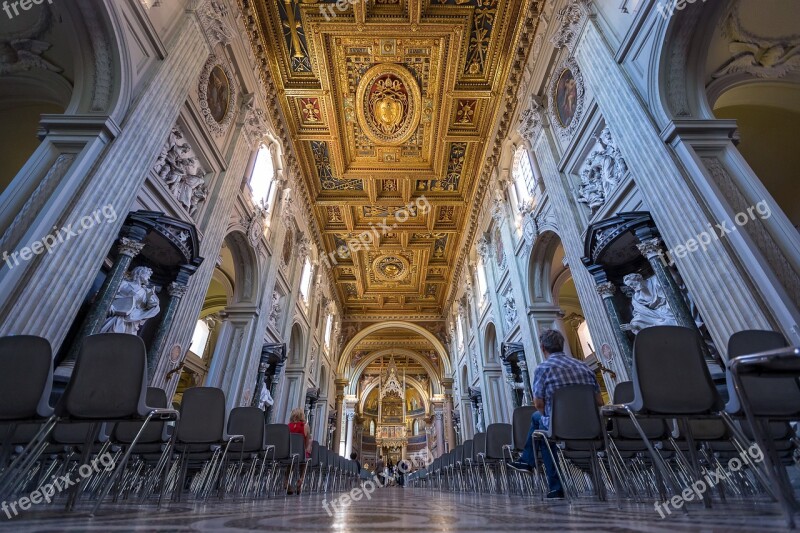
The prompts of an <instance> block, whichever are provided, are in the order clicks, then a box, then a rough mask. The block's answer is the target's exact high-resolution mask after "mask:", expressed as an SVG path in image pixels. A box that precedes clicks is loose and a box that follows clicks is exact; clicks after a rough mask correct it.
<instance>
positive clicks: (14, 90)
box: [0, 0, 133, 205]
mask: <svg viewBox="0 0 800 533" xmlns="http://www.w3.org/2000/svg"><path fill="white" fill-rule="evenodd" d="M4 18H5V16H4ZM2 33H3V35H4V36H5V38H6V39H7V40H6V42H5V47H6V48H7V50H6V53H5V54H4V56H5V57H4V58H3V60H2V61H0V62H2V74H3V75H2V76H0V116H2V117H3V121H4V123H5V124H7V125H12V124H13V128H12V127H6V128H0V143H2V144H0V146H2V150H1V153H2V155H3V156H2V157H0V195H2V194H3V192H5V191H6V190H10V188H11V185H12V183H13V181H14V178H15V177H16V176H17V174H18V173H20V171H21V170H22V169H23V167H24V166H25V164H26V163H27V162H28V161H29V160H30V159H31V158H32V156H33V155H34V153H35V152H36V150H37V148H38V147H39V146H40V138H39V136H38V135H39V130H40V128H41V125H42V122H41V121H42V119H43V117H53V116H58V115H64V116H70V115H74V116H86V115H96V116H98V117H102V116H110V117H111V118H112V119H113V120H116V121H117V122H118V123H120V122H121V121H122V118H123V116H124V113H125V111H126V110H127V106H128V104H129V94H130V84H131V79H132V77H133V76H132V72H131V68H132V65H131V62H130V57H129V55H130V47H129V46H128V45H127V43H126V42H125V37H124V35H125V32H124V31H123V30H121V25H120V24H119V14H118V13H117V8H116V6H115V5H114V3H113V2H109V3H104V2H95V1H91V0H72V1H70V2H55V3H53V2H39V3H38V5H33V6H31V9H28V10H20V11H19V13H18V14H17V15H15V16H14V17H13V18H11V19H10V20H8V19H7V20H5V21H4V22H3V31H2ZM11 192H12V193H14V191H11ZM17 193H18V194H23V195H24V194H29V193H27V192H26V191H17ZM0 205H2V204H1V203H0Z"/></svg>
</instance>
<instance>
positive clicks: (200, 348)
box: [189, 319, 211, 358]
mask: <svg viewBox="0 0 800 533" xmlns="http://www.w3.org/2000/svg"><path fill="white" fill-rule="evenodd" d="M210 333H211V329H210V328H209V327H208V324H207V323H206V321H205V320H203V319H200V320H198V321H197V324H196V325H195V327H194V333H193V334H192V343H191V344H190V345H189V351H191V352H192V353H193V354H195V355H196V356H197V357H200V358H202V357H203V355H204V354H205V351H206V345H207V344H208V337H209V335H210Z"/></svg>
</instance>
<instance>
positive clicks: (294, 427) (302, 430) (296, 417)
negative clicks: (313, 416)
mask: <svg viewBox="0 0 800 533" xmlns="http://www.w3.org/2000/svg"><path fill="white" fill-rule="evenodd" d="M289 432H290V433H298V434H300V435H302V436H303V444H304V449H305V452H306V459H308V458H309V457H311V429H309V427H308V424H306V415H305V413H304V412H303V409H302V408H300V407H297V408H295V409H293V410H292V414H291V415H289ZM298 472H299V476H300V477H299V478H298V479H297V494H300V492H301V490H302V487H303V473H304V472H303V470H302V469H301V468H300V466H299V465H298ZM286 482H287V485H286V493H287V494H293V493H294V492H293V491H292V489H291V488H290V487H289V485H288V482H289V480H288V479H287V480H286Z"/></svg>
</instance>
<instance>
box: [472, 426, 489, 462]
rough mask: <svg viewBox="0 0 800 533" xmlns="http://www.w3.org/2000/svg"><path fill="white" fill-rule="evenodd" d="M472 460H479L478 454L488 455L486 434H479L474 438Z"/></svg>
mask: <svg viewBox="0 0 800 533" xmlns="http://www.w3.org/2000/svg"><path fill="white" fill-rule="evenodd" d="M472 443H473V444H472V460H473V461H477V460H478V454H480V453H486V433H484V432H482V431H481V432H479V433H475V436H474V437H472Z"/></svg>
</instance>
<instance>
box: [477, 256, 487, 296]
mask: <svg viewBox="0 0 800 533" xmlns="http://www.w3.org/2000/svg"><path fill="white" fill-rule="evenodd" d="M475 268H476V270H477V271H478V301H479V302H482V301H483V297H484V296H486V291H487V290H488V288H489V287H488V285H487V283H486V265H484V264H483V259H481V260H480V261H479V262H478V265H477V266H476V267H475Z"/></svg>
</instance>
